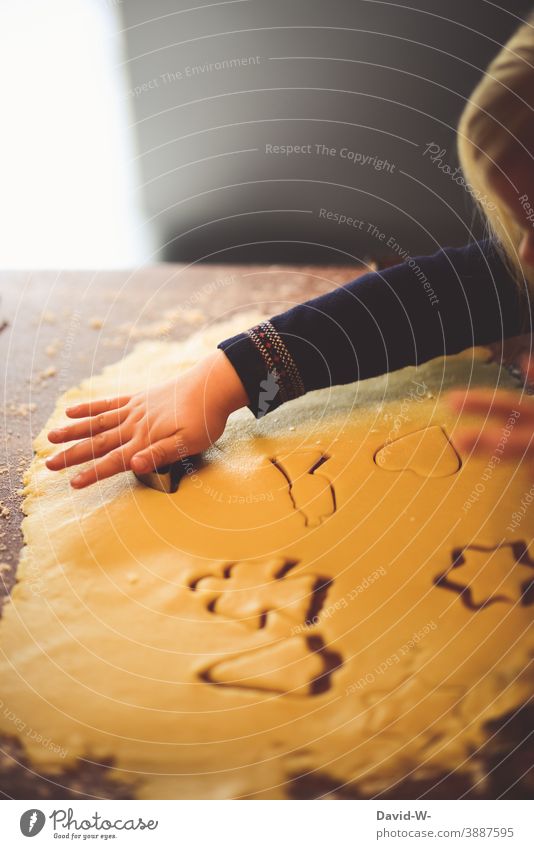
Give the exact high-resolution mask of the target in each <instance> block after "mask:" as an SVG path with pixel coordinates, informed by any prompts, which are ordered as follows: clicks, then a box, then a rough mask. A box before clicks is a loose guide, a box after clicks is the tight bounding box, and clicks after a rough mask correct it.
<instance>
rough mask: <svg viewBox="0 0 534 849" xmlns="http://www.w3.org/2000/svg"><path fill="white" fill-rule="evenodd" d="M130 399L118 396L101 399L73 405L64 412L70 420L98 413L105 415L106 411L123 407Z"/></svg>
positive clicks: (125, 396) (129, 396)
mask: <svg viewBox="0 0 534 849" xmlns="http://www.w3.org/2000/svg"><path fill="white" fill-rule="evenodd" d="M131 397H132V396H131V395H119V396H117V397H116V398H101V399H99V400H97V401H87V402H86V403H83V404H75V405H74V406H73V407H67V409H66V410H65V412H66V414H67V416H69V418H71V419H81V418H85V417H86V416H97V415H98V414H99V413H107V412H108V410H115V409H117V407H124V405H125V404H127V403H128V401H129V400H130V398H131Z"/></svg>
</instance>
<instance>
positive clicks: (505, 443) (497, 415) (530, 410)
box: [449, 356, 534, 460]
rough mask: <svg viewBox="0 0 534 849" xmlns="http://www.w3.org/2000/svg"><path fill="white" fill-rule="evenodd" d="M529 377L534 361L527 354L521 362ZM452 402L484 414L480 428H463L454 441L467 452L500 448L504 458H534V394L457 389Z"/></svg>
mask: <svg viewBox="0 0 534 849" xmlns="http://www.w3.org/2000/svg"><path fill="white" fill-rule="evenodd" d="M520 365H521V368H522V370H523V371H524V373H525V375H526V377H527V379H528V380H529V381H531V380H532V379H533V378H534V362H533V361H532V360H531V359H530V358H529V357H528V356H527V357H523V358H522V360H521V362H520ZM449 404H450V406H451V407H452V408H453V409H454V410H455V411H456V412H458V413H474V414H475V415H479V416H483V417H484V421H483V422H482V424H481V427H480V428H462V429H461V430H460V431H458V433H457V434H455V438H454V442H455V444H457V445H458V447H459V448H460V449H463V450H464V451H465V452H468V453H469V452H471V451H473V452H474V453H475V454H480V453H487V452H492V453H493V452H495V451H496V450H497V451H498V456H499V457H502V458H503V459H510V460H512V459H519V460H521V459H528V458H529V457H530V458H532V459H534V398H533V397H531V396H529V395H520V394H519V392H508V391H504V390H500V391H497V392H494V391H493V390H490V389H472V390H470V391H468V392H459V391H454V392H451V393H450V395H449Z"/></svg>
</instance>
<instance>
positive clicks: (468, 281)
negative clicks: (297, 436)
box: [219, 241, 529, 417]
mask: <svg viewBox="0 0 534 849" xmlns="http://www.w3.org/2000/svg"><path fill="white" fill-rule="evenodd" d="M525 307H526V308H525ZM528 317H529V316H528V305H525V303H524V299H523V302H522V300H521V296H520V293H519V289H518V286H517V285H516V283H515V281H514V280H513V278H512V277H511V275H510V273H509V272H508V270H507V268H506V267H505V265H504V263H503V261H502V260H501V258H500V256H499V255H498V253H497V251H496V249H495V247H494V245H493V244H492V243H491V242H489V241H485V242H480V243H474V244H471V245H468V246H467V247H465V248H447V249H444V250H440V251H438V252H437V253H436V254H434V255H433V256H429V257H414V258H411V257H408V258H407V261H406V262H405V263H403V264H402V265H397V266H395V267H393V268H389V269H387V270H386V271H384V272H382V273H380V272H376V273H371V274H366V275H364V276H363V277H360V278H358V279H357V280H354V281H353V282H352V283H349V284H347V285H345V286H342V287H339V288H338V289H335V290H334V291H332V292H329V293H327V294H326V295H322V296H321V297H319V298H314V299H313V300H311V301H308V302H307V303H304V304H299V305H298V306H296V307H294V308H293V309H290V310H288V311H287V312H285V313H282V314H280V315H277V316H274V318H271V319H270V320H269V321H267V322H263V323H262V324H260V325H258V326H257V327H254V328H251V329H250V330H248V331H246V332H245V333H240V334H239V335H238V336H234V337H233V338H231V339H227V340H225V341H224V342H221V343H220V345H219V347H220V348H222V349H223V350H224V352H225V353H226V355H227V356H228V357H229V359H230V360H231V362H232V364H233V366H234V368H235V369H236V371H237V372H238V374H239V376H240V378H241V380H242V382H243V385H244V387H245V389H246V391H247V394H248V396H249V399H250V409H251V410H252V412H253V413H254V414H255V415H256V416H258V417H259V416H262V415H264V414H265V413H266V412H271V411H272V410H274V409H275V408H276V407H277V406H279V405H280V404H281V403H283V402H284V401H286V400H289V399H291V398H295V397H297V396H298V395H302V394H304V393H305V392H309V391H310V390H312V389H319V388H322V387H325V386H332V385H337V384H341V383H352V382H353V381H356V380H363V379H365V378H368V377H374V376H376V375H379V374H384V373H385V372H389V371H394V370H396V369H399V368H403V367H404V366H408V365H417V364H419V363H422V362H425V361H426V360H429V359H432V358H433V357H438V356H444V355H445V354H454V353H458V352H459V351H462V350H464V349H465V348H469V347H471V346H473V345H485V344H488V343H489V342H496V341H499V340H502V339H504V338H507V337H510V336H517V335H518V334H519V333H520V332H525V331H524V329H523V328H522V320H523V318H527V319H528ZM527 323H528V322H527ZM528 329H529V328H528V327H527V328H526V330H528ZM273 373H274V374H275V375H276V384H277V385H276V386H275V387H274V389H275V390H277V391H276V394H275V392H274V391H273V389H272V388H271V391H269V387H272V385H273V383H274V380H275V379H274V378H273ZM269 396H270V397H269Z"/></svg>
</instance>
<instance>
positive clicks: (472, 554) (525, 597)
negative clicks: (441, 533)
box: [434, 542, 534, 610]
mask: <svg viewBox="0 0 534 849" xmlns="http://www.w3.org/2000/svg"><path fill="white" fill-rule="evenodd" d="M451 559H452V563H451V566H450V567H449V568H448V569H447V571H446V572H443V573H442V574H440V575H438V576H437V577H436V578H435V579H434V583H435V584H436V585H437V586H439V587H445V588H447V589H450V590H454V591H455V592H458V593H459V594H460V595H461V596H462V601H463V602H464V604H465V605H466V606H467V607H469V608H471V609H474V610H479V609H481V608H483V607H487V606H488V605H490V604H495V603H496V602H504V603H508V604H517V603H518V602H521V603H522V604H525V605H526V604H532V602H533V601H534V599H533V593H532V586H533V583H534V561H533V560H531V558H530V556H529V553H528V549H527V546H526V545H525V543H523V542H513V543H503V544H502V545H496V546H484V545H468V546H466V547H465V548H459V549H455V550H453V552H452V556H451Z"/></svg>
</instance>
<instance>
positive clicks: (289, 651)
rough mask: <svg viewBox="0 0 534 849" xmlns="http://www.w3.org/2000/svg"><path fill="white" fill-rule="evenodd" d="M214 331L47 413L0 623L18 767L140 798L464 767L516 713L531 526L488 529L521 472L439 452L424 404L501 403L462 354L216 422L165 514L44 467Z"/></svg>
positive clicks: (481, 361) (448, 433) (134, 357)
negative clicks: (76, 486) (473, 398)
mask: <svg viewBox="0 0 534 849" xmlns="http://www.w3.org/2000/svg"><path fill="white" fill-rule="evenodd" d="M247 318H248V319H250V318H251V317H246V318H245V319H243V318H241V319H240V323H243V322H245V323H246V321H247ZM250 323H252V322H250ZM234 330H235V326H229V325H227V326H222V325H221V326H219V327H218V328H215V329H213V328H212V329H211V330H210V331H209V332H202V333H198V334H196V336H194V337H192V338H191V339H190V340H189V341H188V342H186V343H183V344H178V343H166V342H147V343H143V344H140V345H139V346H138V347H137V348H136V349H135V351H134V352H133V353H132V354H131V355H129V356H128V357H126V358H125V359H124V360H121V361H120V362H118V363H116V364H114V365H112V366H110V367H108V368H107V369H105V370H104V372H103V373H102V374H97V375H94V376H92V377H91V378H90V379H88V380H86V381H84V383H83V384H82V385H81V386H79V387H75V388H73V389H71V390H70V391H68V392H67V393H66V394H65V395H63V396H62V397H61V398H60V399H59V400H58V404H57V407H56V410H55V412H54V413H53V415H52V416H51V418H50V420H49V421H48V423H47V425H46V427H45V429H44V430H43V432H42V433H41V434H40V435H39V436H38V438H37V440H36V443H35V447H36V455H35V458H34V460H33V462H32V464H31V467H30V469H29V470H28V472H27V474H26V479H25V501H24V511H25V513H26V517H25V519H24V522H23V532H24V538H25V542H26V546H25V548H24V550H23V555H22V559H21V562H20V566H19V571H18V583H17V584H16V586H15V588H14V590H13V593H12V598H11V602H10V603H8V604H7V605H6V606H5V608H4V613H3V619H2V620H1V621H0V681H1V682H2V684H1V692H0V698H1V701H2V705H3V706H4V709H3V710H2V711H0V732H2V733H3V734H8V735H14V736H17V737H18V738H19V739H20V741H21V743H22V744H23V746H24V747H25V750H26V752H27V754H28V757H29V758H30V761H31V764H32V765H33V767H34V768H35V770H36V771H39V770H40V769H42V770H47V771H48V772H50V771H57V774H58V775H60V773H61V771H62V770H64V769H65V767H67V766H68V765H69V764H72V763H74V762H75V761H76V760H77V759H78V758H83V759H85V760H88V761H90V762H98V763H100V762H104V761H107V760H109V761H111V763H112V765H113V769H112V770H111V776H112V777H115V778H116V779H117V780H119V779H120V781H121V782H127V783H130V784H131V786H132V793H133V794H134V795H136V796H138V797H139V798H240V797H248V798H286V797H287V796H288V795H289V790H290V787H291V783H292V781H293V780H294V778H295V776H298V775H302V774H304V773H307V774H310V775H311V776H317V777H320V776H324V775H327V776H329V778H330V779H332V780H333V781H335V782H338V783H339V784H344V783H346V782H350V783H351V784H354V785H356V786H358V788H359V789H360V792H361V793H374V792H377V791H378V790H383V789H387V787H388V786H390V785H391V784H392V783H394V782H396V781H399V780H401V779H402V778H403V777H404V776H409V775H411V776H414V775H415V776H417V775H422V774H432V771H433V770H435V771H439V770H443V769H452V768H456V769H460V770H462V769H466V770H467V769H469V758H470V756H471V755H472V753H474V752H475V753H476V749H477V747H478V746H479V745H480V744H481V743H482V742H483V741H484V739H485V731H484V724H485V723H486V722H487V721H488V720H490V719H493V718H495V717H496V716H498V715H499V714H501V713H503V712H504V711H508V710H511V709H512V708H514V707H517V706H519V705H520V704H521V703H522V701H523V700H525V699H526V698H527V696H528V695H529V694H530V693H531V691H532V674H531V673H530V674H529V673H528V671H527V667H528V662H529V659H530V657H531V654H532V649H533V642H534V640H533V635H532V627H531V621H532V609H531V607H530V606H529V604H528V601H529V596H528V594H527V593H526V591H527V588H528V585H529V583H530V582H531V581H532V578H533V576H534V552H532V551H529V547H528V546H529V541H530V538H531V536H532V534H531V533H530V529H531V527H532V521H531V519H530V518H529V517H528V514H527V515H526V516H525V518H524V520H523V522H522V523H521V524H519V526H518V527H515V528H514V529H513V530H512V531H510V529H509V528H510V526H511V522H512V518H511V517H512V514H513V513H514V511H515V510H516V508H517V505H518V504H519V503H520V501H521V498H522V497H523V495H524V492H525V491H526V490H528V489H529V488H530V485H531V484H530V480H529V476H528V470H527V469H524V468H522V467H521V466H516V465H514V464H508V463H505V462H499V463H495V464H494V465H493V467H492V468H491V469H490V470H489V472H488V468H489V467H488V459H489V458H480V459H472V458H468V457H464V456H460V454H459V453H458V451H457V449H456V448H455V441H454V434H455V429H456V428H457V426H458V421H457V420H456V418H455V416H454V415H453V414H452V413H451V412H450V411H449V409H448V408H447V406H446V404H445V403H444V401H443V393H444V391H445V390H447V389H448V388H450V387H452V386H467V385H471V386H474V385H487V386H495V385H496V384H497V382H498V381H499V380H500V381H501V383H502V384H503V385H506V384H507V381H508V382H509V379H508V378H502V376H501V375H500V374H499V370H498V367H497V366H496V365H490V364H488V363H487V362H486V356H485V354H484V352H483V351H482V352H481V351H479V350H474V351H469V352H465V353H464V354H463V355H461V356H457V357H451V358H448V359H446V360H444V359H439V360H434V361H433V362H431V363H428V364H426V365H425V366H423V367H420V368H419V369H417V370H416V369H411V368H410V369H404V370H403V371H401V372H397V373H394V374H391V375H385V376H383V377H381V378H377V379H373V380H369V381H365V382H362V383H360V384H353V385H350V386H345V387H336V388H334V389H330V390H323V391H321V392H314V393H310V394H309V395H307V396H306V397H304V398H301V399H297V400H296V401H293V402H291V403H289V404H287V405H284V406H283V407H281V408H279V409H278V410H276V411H274V412H273V413H271V414H269V415H267V416H265V417H264V418H263V419H260V420H257V421H256V420H255V419H254V418H253V417H252V415H251V414H250V412H248V411H240V412H239V413H237V414H235V415H234V416H232V417H231V420H230V422H229V425H228V428H227V431H226V432H225V434H224V436H223V438H222V439H221V440H220V441H219V442H218V443H217V445H216V446H215V447H213V448H212V449H211V451H210V452H209V453H208V455H207V456H206V458H205V463H204V464H203V465H202V467H201V468H198V469H195V468H191V469H190V473H189V474H187V475H186V476H185V477H184V479H183V480H182V481H181V483H180V486H179V488H178V491H177V492H176V493H174V494H172V495H167V494H164V493H161V492H157V491H155V490H152V489H148V488H146V487H144V486H143V485H142V484H141V483H140V482H139V481H138V480H137V479H136V478H135V477H134V475H133V474H131V473H126V474H122V475H120V476H118V477H115V478H113V479H110V480H106V481H102V482H100V483H98V484H97V485H95V486H94V487H91V488H90V489H88V490H82V491H75V490H73V489H72V488H71V487H70V486H69V483H68V480H69V477H70V476H71V475H72V471H70V470H66V471H63V472H60V473H51V472H49V471H48V470H47V469H46V467H45V465H44V464H45V460H46V458H47V457H48V456H49V455H50V454H51V453H53V452H54V451H55V450H56V449H55V447H54V446H52V445H50V444H49V443H48V441H47V439H46V433H47V432H48V430H49V429H50V428H51V427H53V426H58V425H59V424H60V422H63V420H64V412H63V411H64V408H65V406H66V405H67V404H72V403H74V402H76V401H79V400H82V399H90V398H99V397H102V396H112V395H115V394H124V393H128V392H132V391H136V390H139V389H142V388H143V387H144V386H145V385H146V384H148V383H151V382H156V381H161V380H164V379H167V378H168V377H170V376H171V375H174V374H176V373H177V371H179V370H180V369H185V368H186V367H187V366H189V365H191V364H192V363H193V362H196V361H197V360H198V358H199V357H201V356H203V355H204V354H205V353H206V352H208V351H210V350H212V349H213V347H214V344H215V343H216V341H217V340H218V339H220V338H224V336H228V335H230V333H231V332H233V331H234ZM465 423H466V420H465V418H464V419H463V421H462V424H464V425H465ZM14 718H15V719H14ZM24 728H31V729H32V730H33V732H34V733H33V734H32V735H29V734H27V733H25V731H24Z"/></svg>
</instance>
